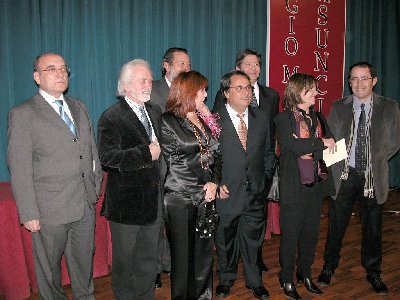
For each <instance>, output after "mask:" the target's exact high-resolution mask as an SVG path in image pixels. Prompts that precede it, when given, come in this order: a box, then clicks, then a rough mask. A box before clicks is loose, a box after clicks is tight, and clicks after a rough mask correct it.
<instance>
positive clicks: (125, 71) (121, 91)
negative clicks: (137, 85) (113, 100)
mask: <svg viewBox="0 0 400 300" xmlns="http://www.w3.org/2000/svg"><path fill="white" fill-rule="evenodd" d="M139 66H142V67H145V68H147V69H149V70H150V72H151V68H150V65H149V63H148V62H147V61H145V60H143V59H139V58H138V59H134V60H131V61H129V62H127V63H126V64H124V65H123V66H122V68H121V71H120V72H119V78H118V88H117V96H122V97H124V96H125V85H127V84H129V82H131V81H132V77H133V74H134V73H135V68H136V67H139Z"/></svg>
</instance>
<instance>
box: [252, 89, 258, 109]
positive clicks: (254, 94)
mask: <svg viewBox="0 0 400 300" xmlns="http://www.w3.org/2000/svg"><path fill="white" fill-rule="evenodd" d="M250 106H251V107H258V103H257V97H256V92H255V90H254V88H253V98H251V102H250Z"/></svg>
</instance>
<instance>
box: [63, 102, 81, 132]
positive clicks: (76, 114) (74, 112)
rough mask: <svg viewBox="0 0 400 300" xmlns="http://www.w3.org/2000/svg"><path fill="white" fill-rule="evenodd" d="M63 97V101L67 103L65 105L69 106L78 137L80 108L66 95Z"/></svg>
mask: <svg viewBox="0 0 400 300" xmlns="http://www.w3.org/2000/svg"><path fill="white" fill-rule="evenodd" d="M64 99H65V102H66V103H67V105H68V107H69V111H70V112H71V115H72V119H73V122H74V124H75V127H76V132H77V134H78V137H79V132H80V131H79V130H80V127H81V123H80V121H81V116H80V110H79V107H78V104H76V103H74V102H72V101H71V100H70V99H69V98H68V97H64ZM67 127H68V126H67ZM68 130H69V128H68Z"/></svg>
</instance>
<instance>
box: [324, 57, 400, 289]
mask: <svg viewBox="0 0 400 300" xmlns="http://www.w3.org/2000/svg"><path fill="white" fill-rule="evenodd" d="M377 81H378V78H377V75H376V71H375V68H374V67H373V66H372V65H371V64H369V63H367V62H359V63H356V64H354V65H352V66H351V67H350V69H349V75H348V82H349V84H350V87H351V90H352V92H353V95H350V96H348V97H345V98H342V99H340V100H338V101H336V102H334V103H333V104H332V109H331V112H330V114H329V117H328V123H329V127H330V129H331V130H332V133H333V135H334V136H335V139H336V140H341V139H343V138H344V139H345V140H346V145H347V153H348V158H347V159H346V160H344V161H342V162H340V163H337V164H334V165H333V166H332V175H333V179H334V183H335V188H336V197H335V200H334V201H331V203H330V210H329V227H328V236H327V238H326V245H325V255H324V260H325V263H324V268H323V270H322V272H321V274H320V275H319V277H318V283H319V284H320V285H322V286H326V285H329V284H330V281H331V278H332V276H333V274H334V272H335V269H336V268H337V267H338V265H339V258H340V250H341V248H342V240H343V236H344V234H345V231H346V228H347V225H348V223H349V221H350V217H351V213H352V211H353V207H354V203H355V202H356V201H358V203H359V207H360V215H361V226H362V244H361V263H362V266H363V267H364V268H365V270H366V272H367V278H366V279H367V281H368V282H369V283H371V285H372V288H373V289H374V291H375V292H376V293H378V294H381V295H386V294H387V293H388V289H387V287H386V285H385V283H384V282H383V280H382V279H381V277H380V274H381V264H382V211H383V204H384V203H385V202H386V199H387V195H388V190H389V179H388V176H389V167H388V160H389V159H390V158H391V157H392V156H393V155H394V154H396V152H397V151H398V150H399V148H400V110H399V103H398V102H396V101H394V100H391V99H388V98H384V97H382V96H379V95H377V94H375V93H374V92H373V88H374V86H375V85H376V83H377Z"/></svg>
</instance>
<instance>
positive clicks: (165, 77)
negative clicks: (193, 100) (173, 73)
mask: <svg viewBox="0 0 400 300" xmlns="http://www.w3.org/2000/svg"><path fill="white" fill-rule="evenodd" d="M164 79H165V81H166V82H167V84H168V87H171V82H170V81H169V80H168V78H167V76H164Z"/></svg>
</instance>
